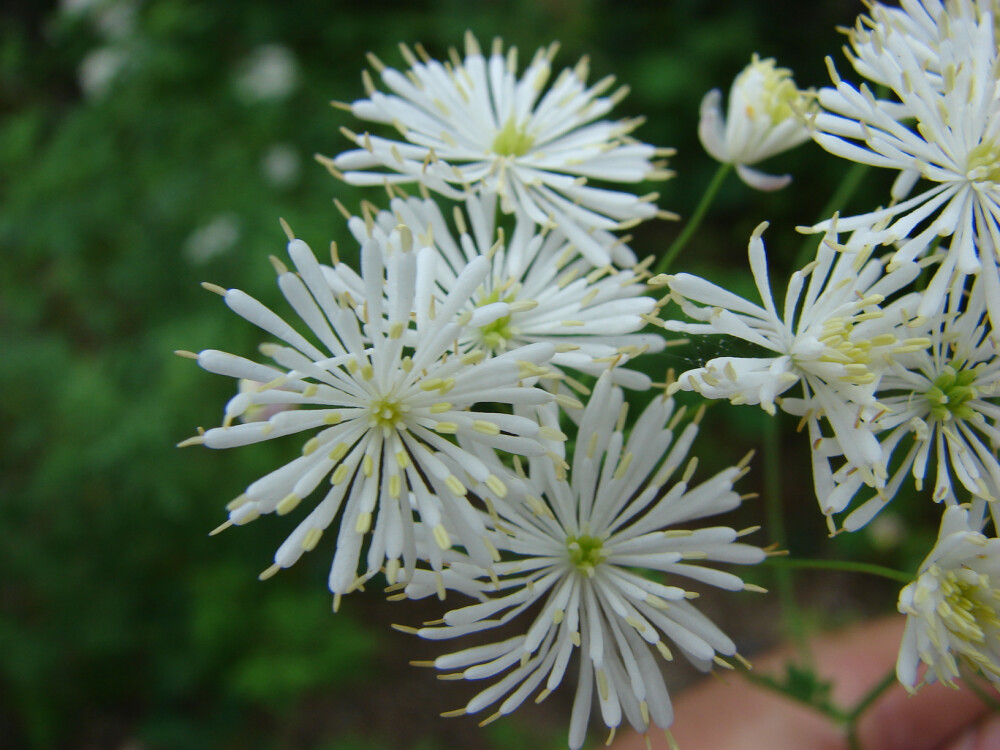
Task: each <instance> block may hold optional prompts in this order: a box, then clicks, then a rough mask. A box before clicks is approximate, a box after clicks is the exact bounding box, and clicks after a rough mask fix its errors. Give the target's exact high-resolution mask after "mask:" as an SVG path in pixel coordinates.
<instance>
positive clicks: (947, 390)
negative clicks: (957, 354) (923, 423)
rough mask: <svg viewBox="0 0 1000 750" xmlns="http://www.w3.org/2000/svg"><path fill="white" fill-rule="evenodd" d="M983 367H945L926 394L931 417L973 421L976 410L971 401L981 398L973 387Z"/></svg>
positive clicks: (959, 365) (942, 419)
mask: <svg viewBox="0 0 1000 750" xmlns="http://www.w3.org/2000/svg"><path fill="white" fill-rule="evenodd" d="M981 368H982V365H976V366H975V367H972V368H969V369H963V364H962V363H957V366H956V365H945V367H944V370H942V372H941V374H940V375H938V376H937V377H936V378H934V382H933V384H932V385H931V387H930V388H929V389H928V390H927V393H926V394H925V396H926V398H927V403H928V404H930V408H931V417H933V418H934V419H937V420H941V421H947V420H950V419H972V417H973V416H974V415H975V410H974V409H973V408H972V406H970V405H969V401H971V400H973V399H975V398H977V397H978V396H979V391H978V389H977V388H976V387H975V386H974V385H973V383H974V382H975V380H976V378H977V377H978V376H979V371H980V369H981Z"/></svg>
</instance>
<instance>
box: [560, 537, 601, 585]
mask: <svg viewBox="0 0 1000 750" xmlns="http://www.w3.org/2000/svg"><path fill="white" fill-rule="evenodd" d="M603 546H604V542H603V541H602V540H601V538H600V537H596V536H591V535H590V534H581V535H580V536H570V537H567V539H566V549H567V551H568V552H569V561H570V562H571V563H573V565H574V566H575V567H576V569H577V570H579V571H580V572H581V573H584V574H585V575H587V576H589V577H593V575H594V569H595V568H596V567H597V566H598V565H600V563H601V562H603V561H604V558H605V557H606V556H605V555H604V554H603V553H602V552H601V548H602V547H603Z"/></svg>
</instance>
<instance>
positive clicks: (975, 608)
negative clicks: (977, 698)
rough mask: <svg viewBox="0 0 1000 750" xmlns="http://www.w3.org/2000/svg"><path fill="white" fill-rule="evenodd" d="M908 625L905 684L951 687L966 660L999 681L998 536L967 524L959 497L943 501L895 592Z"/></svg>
mask: <svg viewBox="0 0 1000 750" xmlns="http://www.w3.org/2000/svg"><path fill="white" fill-rule="evenodd" d="M899 611H900V612H902V613H903V614H905V615H906V629H905V630H904V631H903V643H902V645H901V646H900V649H899V659H898V660H897V662H896V676H897V677H898V678H899V681H900V682H901V683H902V684H903V686H904V687H905V688H907V689H908V690H910V691H911V692H912V691H913V690H915V689H916V687H917V684H918V677H919V676H918V674H917V672H918V668H919V666H920V664H921V663H923V664H925V665H927V671H926V672H925V673H924V675H923V679H922V682H927V683H931V682H935V681H937V680H940V681H941V682H943V683H944V684H946V685H950V686H952V687H954V681H955V679H956V678H957V677H958V676H959V666H960V664H961V663H965V664H966V665H968V666H969V667H971V668H972V669H974V670H978V671H980V672H981V673H982V674H983V675H985V676H986V677H987V678H988V679H990V680H991V681H993V682H994V683H1000V539H988V538H986V537H985V536H984V535H983V534H982V533H980V532H979V530H978V528H976V527H973V526H970V524H969V512H968V510H967V509H966V508H964V507H962V506H960V505H953V506H950V507H948V508H946V509H945V512H944V516H943V517H942V519H941V530H940V532H939V534H938V540H937V544H935V545H934V549H932V550H931V552H930V554H929V555H928V556H927V559H925V560H924V561H923V563H921V565H920V570H919V571H918V574H917V579H916V580H915V581H914V582H913V583H910V584H908V585H907V586H906V587H905V588H904V589H903V590H902V591H901V592H900V593H899Z"/></svg>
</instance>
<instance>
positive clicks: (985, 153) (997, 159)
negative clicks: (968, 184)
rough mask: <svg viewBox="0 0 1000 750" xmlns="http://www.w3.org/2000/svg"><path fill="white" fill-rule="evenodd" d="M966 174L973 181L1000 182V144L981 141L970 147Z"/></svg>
mask: <svg viewBox="0 0 1000 750" xmlns="http://www.w3.org/2000/svg"><path fill="white" fill-rule="evenodd" d="M967 174H968V177H969V179H970V180H973V181H975V182H996V183H1000V144H997V143H996V142H995V141H983V142H982V143H980V144H979V145H978V146H976V147H975V148H974V149H972V150H971V151H970V152H969V162H968V171H967Z"/></svg>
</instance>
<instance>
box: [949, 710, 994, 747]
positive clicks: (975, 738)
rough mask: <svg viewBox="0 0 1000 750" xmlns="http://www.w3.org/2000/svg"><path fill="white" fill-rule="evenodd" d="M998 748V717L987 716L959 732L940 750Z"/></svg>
mask: <svg viewBox="0 0 1000 750" xmlns="http://www.w3.org/2000/svg"><path fill="white" fill-rule="evenodd" d="M998 747H1000V716H998V715H997V714H988V715H987V716H984V717H983V718H982V719H981V720H979V721H977V722H976V723H975V724H973V725H972V726H971V727H967V728H966V729H965V730H964V731H962V732H960V733H959V735H958V736H957V737H955V739H953V740H952V741H950V742H948V744H946V745H945V746H944V747H943V748H942V749H941V750H996V749H997V748H998Z"/></svg>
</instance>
